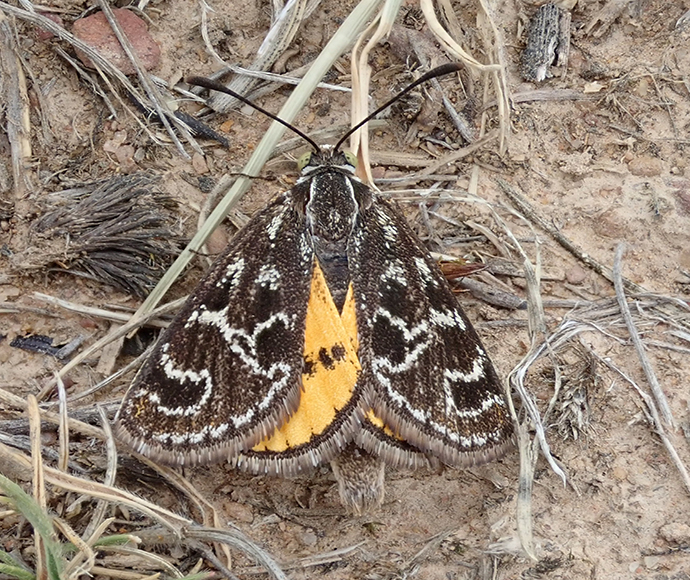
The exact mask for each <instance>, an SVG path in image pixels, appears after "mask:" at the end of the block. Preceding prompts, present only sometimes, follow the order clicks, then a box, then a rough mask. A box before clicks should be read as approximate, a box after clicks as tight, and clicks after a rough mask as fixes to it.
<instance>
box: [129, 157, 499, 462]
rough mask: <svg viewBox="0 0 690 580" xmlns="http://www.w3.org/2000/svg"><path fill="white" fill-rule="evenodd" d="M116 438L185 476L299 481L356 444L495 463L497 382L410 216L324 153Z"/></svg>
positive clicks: (198, 304) (254, 234)
mask: <svg viewBox="0 0 690 580" xmlns="http://www.w3.org/2000/svg"><path fill="white" fill-rule="evenodd" d="M116 433H117V435H118V437H119V438H120V439H122V440H123V441H125V442H126V443H128V444H129V445H131V446H132V447H133V448H135V449H136V450H138V451H140V452H142V453H144V454H146V455H149V456H151V457H154V458H156V459H159V460H162V461H165V462H168V463H174V464H185V465H189V464H191V465H193V464H202V463H209V462H213V461H219V460H229V461H231V462H233V463H234V464H235V465H237V466H238V467H240V468H243V469H246V470H249V471H252V472H255V473H276V474H283V475H292V474H297V473H300V472H303V471H304V470H307V469H310V468H313V467H314V466H316V465H319V464H320V463H323V462H325V461H329V460H331V459H333V458H334V457H335V456H336V455H337V454H338V453H339V452H340V451H342V450H343V449H344V448H345V447H346V446H347V445H348V444H350V443H355V444H357V445H358V446H360V447H362V448H363V449H365V450H366V451H367V452H369V453H372V454H374V455H377V456H379V457H380V458H381V459H382V460H384V461H385V462H386V463H388V464H390V465H395V466H402V467H417V466H420V465H425V464H427V463H428V462H429V461H430V460H431V461H434V460H440V461H441V462H443V463H446V464H449V465H453V466H460V465H466V464H471V463H476V462H482V461H486V460H489V459H491V458H493V457H495V456H497V455H499V454H500V453H501V452H502V451H503V450H504V449H505V448H506V447H507V445H508V442H509V440H510V438H511V434H512V427H511V422H510V419H509V415H508V411H507V407H506V401H505V398H504V395H503V389H502V387H501V384H500V381H499V379H498V377H497V375H496V372H495V371H494V368H493V365H492V363H491V361H490V360H489V357H488V356H487V354H486V351H485V350H484V347H483V346H482V344H481V342H480V340H479V338H478V336H477V334H476V332H475V331H474V329H473V328H472V325H471V324H470V322H469V321H468V319H467V317H466V316H465V314H464V313H463V311H462V310H461V308H460V306H459V305H458V303H457V300H456V298H455V296H454V295H453V293H452V292H451V290H450V288H449V286H448V284H447V282H446V280H445V278H444V277H443V275H442V274H441V272H440V270H439V268H438V267H437V265H436V263H435V262H434V260H433V259H432V258H431V257H430V256H429V253H428V252H427V250H426V249H425V248H424V246H423V245H422V244H421V242H420V241H419V240H418V239H417V238H416V236H415V235H414V233H413V232H412V231H411V229H410V227H409V226H408V225H407V223H406V221H405V219H404V217H403V216H402V215H401V214H400V213H399V211H398V210H397V209H396V208H395V207H394V206H393V205H391V204H389V203H388V202H386V201H385V200H383V199H381V198H380V197H378V196H377V195H376V194H375V193H374V192H373V191H372V190H371V189H370V188H369V187H367V186H366V185H364V184H363V183H361V182H360V181H359V180H358V179H357V178H356V177H355V176H354V161H353V158H352V156H351V155H346V154H343V153H340V152H337V151H335V152H328V151H327V152H317V153H314V154H312V155H311V157H310V159H308V160H306V161H305V163H304V167H303V168H302V174H301V177H300V179H299V180H298V181H297V183H296V185H295V186H294V187H293V188H292V189H291V190H290V191H287V192H286V193H283V194H282V195H280V196H278V197H277V198H276V199H275V200H274V201H272V202H271V203H270V204H269V205H268V206H267V207H266V208H265V209H264V210H262V211H261V212H259V213H258V214H257V215H256V216H255V217H254V218H253V219H252V220H251V221H250V222H249V223H248V224H247V226H246V227H245V228H244V229H243V230H242V231H241V232H240V233H238V234H237V236H236V237H235V238H234V239H233V241H232V242H231V244H230V246H229V248H228V249H227V250H226V251H225V252H224V253H223V255H221V256H220V257H219V258H218V260H217V261H216V262H215V263H214V265H213V266H212V267H211V268H210V270H209V271H208V273H207V274H206V275H205V276H204V277H203V279H202V280H201V282H200V283H199V285H198V287H197V288H196V290H195V291H194V292H193V293H192V295H191V296H190V297H189V299H188V300H187V302H186V304H185V305H184V307H183V308H182V310H181V311H180V313H179V314H178V315H177V317H176V318H175V320H174V321H173V323H172V324H171V325H170V327H169V328H168V329H167V330H166V331H165V332H164V333H163V334H162V336H161V337H160V339H159V341H158V343H157V344H156V346H155V348H154V350H153V352H152V354H151V356H150V357H149V359H148V360H147V362H146V363H145V364H144V366H143V367H142V368H141V370H140V371H139V373H138V374H137V376H136V377H135V379H134V382H133V384H132V386H131V387H130V389H129V391H128V392H127V394H126V396H125V399H124V401H123V403H122V406H121V408H120V410H119V412H118V415H117V418H116Z"/></svg>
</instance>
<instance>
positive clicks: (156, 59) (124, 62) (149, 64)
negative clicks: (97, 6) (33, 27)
mask: <svg viewBox="0 0 690 580" xmlns="http://www.w3.org/2000/svg"><path fill="white" fill-rule="evenodd" d="M113 13H114V14H115V19H116V20H117V21H118V22H119V24H120V26H121V27H122V30H123V32H124V33H125V36H127V38H128V39H129V41H130V42H131V43H132V47H133V48H134V52H135V53H136V54H137V56H138V57H139V59H140V60H141V64H142V66H143V67H144V68H145V69H146V70H151V69H154V68H156V67H157V66H158V64H159V63H160V59H161V51H160V48H159V47H158V44H157V43H156V41H155V40H154V39H153V38H152V37H151V35H150V34H149V31H148V29H147V28H146V23H145V22H144V21H143V20H142V19H141V18H139V17H138V16H137V15H136V14H134V13H133V12H131V11H129V10H125V9H124V8H114V9H113ZM72 32H73V34H74V36H76V37H77V38H78V39H79V40H82V41H83V42H85V43H87V44H89V45H90V46H92V47H93V48H95V49H96V50H97V51H98V52H99V53H100V54H101V56H103V57H104V58H106V59H108V60H109V61H110V62H111V63H112V64H113V65H114V66H116V67H117V68H119V69H120V70H121V71H122V72H123V73H124V74H126V75H131V74H134V73H135V72H136V70H135V69H134V67H133V66H132V63H131V62H130V61H129V59H128V58H127V55H126V54H125V52H124V50H122V46H120V42H119V41H118V40H117V37H116V36H115V33H114V32H113V31H112V29H111V28H110V24H108V21H107V20H106V18H105V15H104V14H103V13H102V12H97V13H96V14H92V15H91V16H87V17H86V18H80V19H79V20H77V21H76V22H75V23H74V27H73V28H72ZM76 52H77V56H78V57H79V59H80V60H81V61H82V62H83V63H84V65H85V66H87V67H90V68H95V67H94V66H93V63H92V62H91V60H90V59H89V58H88V57H87V56H86V55H85V54H84V53H83V52H81V51H80V50H79V49H76Z"/></svg>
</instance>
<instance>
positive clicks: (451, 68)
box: [186, 62, 463, 153]
mask: <svg viewBox="0 0 690 580" xmlns="http://www.w3.org/2000/svg"><path fill="white" fill-rule="evenodd" d="M462 68H463V65H462V64H460V63H457V62H450V63H448V64H442V65H441V66H437V67H436V68H435V69H432V70H430V71H429V72H428V73H426V74H423V75H422V76H421V77H419V78H418V79H417V80H416V81H415V82H413V83H412V84H411V85H409V86H408V87H406V88H405V89H403V90H402V91H400V92H399V93H398V94H397V95H395V96H394V97H393V98H392V99H390V100H389V101H387V102H386V103H384V104H383V105H381V106H380V107H379V108H378V109H376V110H375V111H374V112H373V113H371V114H370V115H369V116H368V117H367V118H366V119H364V120H363V121H360V122H359V123H357V124H356V125H355V126H354V127H352V128H351V129H350V130H349V131H348V132H347V133H345V135H343V137H342V138H341V139H340V141H338V143H336V145H335V148H334V149H333V150H334V151H338V150H339V149H340V147H341V145H342V144H343V143H345V140H346V139H347V138H348V137H349V136H350V135H352V134H353V133H354V132H355V131H357V129H359V128H360V127H362V126H363V125H366V124H367V123H368V122H369V121H371V120H372V119H373V118H374V117H376V115H378V114H379V113H380V112H381V111H383V110H385V109H387V108H388V107H390V106H391V105H392V104H393V103H395V101H397V100H398V99H399V98H401V97H403V96H405V95H406V94H407V93H409V92H410V91H411V90H412V89H414V88H415V87H417V86H419V85H421V84H422V83H425V82H427V81H430V80H431V79H435V78H437V77H441V76H443V75H447V74H450V73H452V72H458V71H459V70H462ZM186 82H187V83H188V84H190V85H197V86H199V87H204V88H206V89H210V90H212V91H218V92H220V93H226V94H228V95H230V96H231V97H235V98H236V99H237V100H238V101H242V102H243V103H245V104H247V105H249V106H250V107H253V108H254V109H256V110H257V111H259V112H260V113H263V114H264V115H266V116H267V117H269V118H271V119H273V120H274V121H278V123H280V124H281V125H284V126H285V127H287V128H288V129H290V130H291V131H293V132H294V133H297V135H299V136H300V137H302V139H304V140H305V141H306V142H307V143H309V145H311V146H312V147H313V148H314V151H315V152H316V153H318V152H319V151H321V148H320V147H319V145H318V144H317V143H316V141H314V140H313V139H312V138H311V137H309V136H308V135H307V134H305V133H303V132H302V131H300V130H299V129H297V127H293V126H292V125H290V123H288V122H287V121H283V119H281V118H280V117H278V116H277V115H274V114H273V113H271V112H269V111H267V110H266V109H264V108H263V107H260V106H259V105H257V104H256V103H253V102H252V101H250V100H249V99H248V98H247V97H243V96H242V95H240V94H238V93H236V92H235V91H233V90H231V89H229V88H227V87H226V86H224V85H222V84H221V83H219V82H216V81H212V80H211V79H208V78H206V77H189V78H188V79H186Z"/></svg>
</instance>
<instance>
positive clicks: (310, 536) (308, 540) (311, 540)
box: [300, 530, 319, 546]
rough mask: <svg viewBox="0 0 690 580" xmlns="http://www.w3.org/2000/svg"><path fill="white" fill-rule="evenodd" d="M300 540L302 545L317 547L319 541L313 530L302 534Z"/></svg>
mask: <svg viewBox="0 0 690 580" xmlns="http://www.w3.org/2000/svg"><path fill="white" fill-rule="evenodd" d="M300 540H302V543H303V544H304V545H305V546H315V545H316V542H318V540H319V539H318V538H317V537H316V534H315V533H314V532H313V530H307V531H305V532H304V533H303V534H302V537H301V538H300Z"/></svg>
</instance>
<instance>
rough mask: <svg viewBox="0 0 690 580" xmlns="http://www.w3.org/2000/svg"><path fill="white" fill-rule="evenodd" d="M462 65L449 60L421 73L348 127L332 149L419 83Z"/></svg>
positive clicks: (335, 149) (460, 68)
mask: <svg viewBox="0 0 690 580" xmlns="http://www.w3.org/2000/svg"><path fill="white" fill-rule="evenodd" d="M463 66H464V65H462V64H460V63H459V62H449V63H447V64H442V65H441V66H437V67H436V68H434V69H431V70H430V71H429V72H428V73H426V74H423V75H422V76H421V77H419V78H418V79H417V80H416V81H415V82H413V83H412V84H411V85H409V86H407V87H406V88H404V89H403V90H402V91H400V92H399V93H398V94H397V95H395V96H394V97H393V98H392V99H390V100H389V101H386V102H385V103H384V104H383V105H381V106H380V107H379V108H378V109H376V110H375V111H374V112H373V113H371V114H370V115H368V116H367V117H366V118H365V119H364V120H363V121H360V122H359V123H357V124H356V125H355V126H354V127H352V129H350V130H349V131H348V132H347V133H345V135H343V136H342V137H341V138H340V141H338V142H337V143H336V144H335V148H334V149H333V150H334V151H337V150H338V149H340V146H341V145H342V144H343V143H345V140H346V139H347V138H348V137H349V136H350V135H352V134H353V133H354V132H355V131H357V129H359V128H361V127H362V126H363V125H366V124H367V123H368V122H369V121H371V120H372V119H373V118H374V117H376V115H378V114H379V113H380V112H381V111H385V110H386V109H387V108H388V107H390V106H391V105H392V104H393V103H395V101H397V100H398V99H399V98H401V97H404V96H405V95H406V94H407V93H409V92H410V91H411V90H412V89H414V88H415V87H417V86H419V85H421V84H422V83H425V82H427V81H430V80H431V79H435V78H436V77H442V76H443V75H447V74H450V73H452V72H457V71H459V70H462V68H463Z"/></svg>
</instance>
